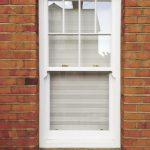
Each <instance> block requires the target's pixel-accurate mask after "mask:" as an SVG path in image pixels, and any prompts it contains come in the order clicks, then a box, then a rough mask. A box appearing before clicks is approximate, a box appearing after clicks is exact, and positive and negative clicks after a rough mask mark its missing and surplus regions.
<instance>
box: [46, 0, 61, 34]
mask: <svg viewBox="0 0 150 150" xmlns="http://www.w3.org/2000/svg"><path fill="white" fill-rule="evenodd" d="M62 5H63V2H62V1H50V0H49V1H48V6H49V7H48V14H49V32H52V33H55V32H62Z"/></svg>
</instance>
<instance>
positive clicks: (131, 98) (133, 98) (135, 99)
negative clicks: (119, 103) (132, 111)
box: [124, 96, 142, 103]
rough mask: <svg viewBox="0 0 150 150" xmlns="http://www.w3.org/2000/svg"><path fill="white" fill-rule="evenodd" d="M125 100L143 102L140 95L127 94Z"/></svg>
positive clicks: (126, 101)
mask: <svg viewBox="0 0 150 150" xmlns="http://www.w3.org/2000/svg"><path fill="white" fill-rule="evenodd" d="M124 102H125V103H140V102H142V98H141V97H139V96H125V97H124Z"/></svg>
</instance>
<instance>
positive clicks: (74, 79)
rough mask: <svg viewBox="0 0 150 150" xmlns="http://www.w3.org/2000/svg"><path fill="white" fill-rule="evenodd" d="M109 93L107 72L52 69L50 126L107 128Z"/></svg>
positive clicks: (53, 128) (73, 128)
mask: <svg viewBox="0 0 150 150" xmlns="http://www.w3.org/2000/svg"><path fill="white" fill-rule="evenodd" d="M108 93H109V80H108V74H104V73H103V74H102V73H94V72H55V73H51V77H50V95H51V96H50V101H51V104H50V129H51V130H108V123H109V121H108V118H109V116H108V115H109V114H108V107H109V95H108Z"/></svg>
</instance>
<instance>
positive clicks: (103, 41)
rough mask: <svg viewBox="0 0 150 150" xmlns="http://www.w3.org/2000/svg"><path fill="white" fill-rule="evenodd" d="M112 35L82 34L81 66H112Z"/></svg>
mask: <svg viewBox="0 0 150 150" xmlns="http://www.w3.org/2000/svg"><path fill="white" fill-rule="evenodd" d="M110 43H111V39H110V36H102V35H82V36H81V66H84V67H108V66H110V50H111V44H110Z"/></svg>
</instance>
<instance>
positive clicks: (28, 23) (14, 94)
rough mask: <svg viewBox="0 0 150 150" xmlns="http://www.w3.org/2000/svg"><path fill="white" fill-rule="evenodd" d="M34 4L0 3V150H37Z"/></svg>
mask: <svg viewBox="0 0 150 150" xmlns="http://www.w3.org/2000/svg"><path fill="white" fill-rule="evenodd" d="M37 12H38V11H37V1H36V0H0V149H1V150H5V149H6V150H30V149H32V150H34V149H36V150H37V149H38V143H39V142H38V101H39V98H38V44H37V42H38V32H37V31H38V26H37V25H38V19H37V14H38V13H37Z"/></svg>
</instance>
